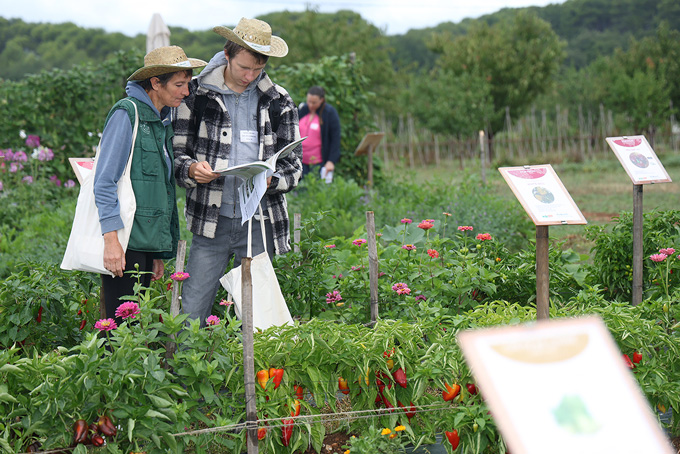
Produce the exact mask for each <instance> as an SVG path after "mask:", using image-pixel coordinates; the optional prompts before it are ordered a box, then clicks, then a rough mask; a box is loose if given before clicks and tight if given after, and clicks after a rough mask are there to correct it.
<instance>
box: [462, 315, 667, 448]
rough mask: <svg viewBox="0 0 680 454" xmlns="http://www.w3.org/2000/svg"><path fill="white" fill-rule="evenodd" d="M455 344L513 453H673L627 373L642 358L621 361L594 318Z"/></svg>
mask: <svg viewBox="0 0 680 454" xmlns="http://www.w3.org/2000/svg"><path fill="white" fill-rule="evenodd" d="M458 341H459V343H460V345H461V349H462V350H463V354H464V355H465V358H466V360H467V363H468V364H469V365H470V367H471V368H472V372H473V374H474V376H475V379H476V380H477V385H478V388H479V390H480V392H481V393H482V395H483V396H484V399H485V401H486V402H487V404H488V405H489V408H490V411H491V413H492V414H493V417H494V420H495V422H496V423H497V424H498V426H499V428H500V430H501V432H502V434H503V439H504V440H505V441H506V442H507V443H508V448H509V450H510V451H512V452H513V453H527V454H544V453H551V454H561V453H564V454H566V453H574V452H578V453H593V454H594V453H603V452H616V453H621V452H626V453H634V452H639V453H642V452H644V453H645V454H671V453H674V452H675V451H672V450H671V447H670V445H669V444H668V441H667V439H666V437H665V435H664V433H663V432H662V430H661V428H660V426H659V424H658V422H657V420H656V417H655V415H654V414H653V413H652V411H651V409H650V407H649V404H648V403H647V401H646V399H645V397H644V396H643V394H642V392H641V390H640V388H639V387H638V386H637V383H636V382H635V379H634V378H633V374H632V373H631V370H630V369H633V368H635V367H636V366H637V365H639V364H640V362H642V363H644V361H645V358H644V355H639V354H638V355H639V356H637V357H636V356H635V354H636V353H637V352H631V353H632V354H633V358H634V359H636V360H637V361H638V363H637V364H636V363H635V362H633V361H631V360H630V359H629V357H628V355H623V358H622V354H621V352H620V350H619V349H618V347H617V345H616V343H615V342H614V339H613V338H612V336H611V334H610V333H609V331H608V330H607V327H606V326H605V324H604V322H603V321H602V320H601V319H600V318H598V317H585V318H580V319H569V320H566V319H565V320H559V321H549V322H538V323H535V324H531V325H520V326H512V327H503V328H488V329H481V330H474V331H464V332H461V333H460V334H458ZM529 383H530V384H531V392H518V390H522V389H527V384H529ZM631 428H634V436H631Z"/></svg>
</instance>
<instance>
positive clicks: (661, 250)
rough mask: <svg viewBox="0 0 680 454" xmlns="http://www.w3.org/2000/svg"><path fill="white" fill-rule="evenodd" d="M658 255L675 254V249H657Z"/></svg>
mask: <svg viewBox="0 0 680 454" xmlns="http://www.w3.org/2000/svg"><path fill="white" fill-rule="evenodd" d="M659 254H666V255H673V254H675V249H673V248H672V247H668V248H666V249H659Z"/></svg>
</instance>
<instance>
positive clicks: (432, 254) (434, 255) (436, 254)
mask: <svg viewBox="0 0 680 454" xmlns="http://www.w3.org/2000/svg"><path fill="white" fill-rule="evenodd" d="M427 255H429V256H430V257H432V258H433V259H436V258H437V257H439V252H437V251H436V250H434V249H428V250H427Z"/></svg>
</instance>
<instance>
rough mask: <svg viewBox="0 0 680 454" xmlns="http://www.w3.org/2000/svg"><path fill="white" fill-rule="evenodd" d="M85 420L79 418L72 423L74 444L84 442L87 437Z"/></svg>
mask: <svg viewBox="0 0 680 454" xmlns="http://www.w3.org/2000/svg"><path fill="white" fill-rule="evenodd" d="M87 429H88V427H87V421H85V420H84V419H79V420H78V421H76V422H75V423H74V424H73V442H74V443H75V444H78V443H85V440H86V439H87Z"/></svg>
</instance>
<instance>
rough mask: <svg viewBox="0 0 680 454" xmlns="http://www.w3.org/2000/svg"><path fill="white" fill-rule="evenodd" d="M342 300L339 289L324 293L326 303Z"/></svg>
mask: <svg viewBox="0 0 680 454" xmlns="http://www.w3.org/2000/svg"><path fill="white" fill-rule="evenodd" d="M340 300H342V295H341V294H340V292H339V291H337V290H333V291H332V292H329V293H326V304H331V303H337V302H338V301H340Z"/></svg>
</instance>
